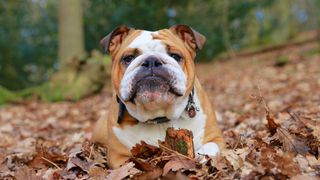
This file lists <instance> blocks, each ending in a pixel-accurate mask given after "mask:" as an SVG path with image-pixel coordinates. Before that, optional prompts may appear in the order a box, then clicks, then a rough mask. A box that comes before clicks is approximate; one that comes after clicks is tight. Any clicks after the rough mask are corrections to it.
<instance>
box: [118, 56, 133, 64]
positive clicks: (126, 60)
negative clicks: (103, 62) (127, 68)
mask: <svg viewBox="0 0 320 180" xmlns="http://www.w3.org/2000/svg"><path fill="white" fill-rule="evenodd" d="M134 58H136V57H135V56H134V55H127V56H124V57H122V59H121V60H122V62H123V63H124V64H126V65H129V64H130V63H131V61H132V60H134Z"/></svg>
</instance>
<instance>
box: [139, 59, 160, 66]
mask: <svg viewBox="0 0 320 180" xmlns="http://www.w3.org/2000/svg"><path fill="white" fill-rule="evenodd" d="M141 66H143V67H146V68H155V67H160V66H162V62H161V61H160V60H159V59H158V58H156V57H148V58H147V59H145V60H144V62H143V63H142V65H141Z"/></svg>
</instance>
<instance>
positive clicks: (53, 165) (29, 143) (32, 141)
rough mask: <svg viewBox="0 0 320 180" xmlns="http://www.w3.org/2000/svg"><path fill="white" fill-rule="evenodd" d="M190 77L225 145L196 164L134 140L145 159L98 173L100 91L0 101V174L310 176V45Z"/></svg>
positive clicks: (318, 56) (313, 151) (314, 126)
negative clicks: (210, 107) (94, 139)
mask: <svg viewBox="0 0 320 180" xmlns="http://www.w3.org/2000/svg"><path fill="white" fill-rule="evenodd" d="M197 73H198V76H199V79H200V81H201V82H202V84H203V86H204V88H205V89H206V91H207V92H208V94H209V96H210V98H211V101H212V103H213V104H214V105H215V108H216V111H217V117H218V121H219V125H220V127H221V129H222V130H223V133H224V137H225V139H226V142H227V150H226V151H225V152H224V153H222V154H221V155H220V156H217V157H210V158H209V157H208V160H207V161H206V162H205V163H199V162H197V161H195V160H190V159H184V157H183V156H180V155H177V154H175V153H172V152H170V151H166V150H165V149H162V148H160V149H157V148H155V147H149V146H148V145H140V146H137V148H138V149H139V148H141V147H144V148H145V149H147V151H150V152H149V155H148V157H142V156H139V152H136V153H135V155H134V157H133V158H132V160H131V162H130V163H127V164H125V165H124V166H122V167H121V168H119V169H115V170H110V169H108V168H107V165H106V162H107V159H106V156H105V154H106V151H107V150H106V149H105V148H103V147H101V146H99V145H93V144H91V143H90V142H89V139H90V137H91V135H92V129H93V125H94V123H95V122H96V121H97V120H98V119H99V118H102V117H104V116H105V114H106V112H107V109H108V104H109V101H110V97H111V92H110V88H105V90H104V91H103V92H102V93H100V94H98V95H95V96H92V97H88V98H86V99H83V100H81V101H79V102H75V103H74V102H58V103H45V102H39V101H36V100H32V101H28V102H20V103H16V104H11V105H6V106H3V107H1V108H0V163H1V164H0V179H5V178H7V179H41V178H42V179H88V178H89V177H91V178H92V179H105V178H104V177H107V179H121V178H124V177H128V176H129V177H132V178H134V177H135V178H139V179H143V178H144V179H151V178H156V177H159V176H163V177H166V178H167V179H172V178H175V179H184V178H185V177H186V176H189V177H194V178H217V179H222V178H224V179H254V178H255V177H258V178H263V179H264V178H265V179H287V178H293V179H319V178H320V161H319V159H318V158H319V151H320V148H319V145H320V143H319V141H320V51H319V46H318V45H317V47H316V46H315V45H312V47H309V46H299V47H288V48H286V49H283V50H281V51H273V52H268V53H264V54H257V55H254V56H248V57H242V58H239V59H235V60H226V61H223V62H214V63H209V64H198V65H197ZM266 115H268V116H266ZM155 149H156V152H157V153H154V151H155ZM159 151H161V153H160V155H159ZM137 153H138V155H137Z"/></svg>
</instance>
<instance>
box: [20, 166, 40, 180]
mask: <svg viewBox="0 0 320 180" xmlns="http://www.w3.org/2000/svg"><path fill="white" fill-rule="evenodd" d="M14 176H15V178H17V180H40V179H41V178H40V177H39V176H37V175H36V173H35V172H34V170H33V169H30V168H28V167H27V166H24V167H22V168H19V169H18V170H17V172H16V173H15V175H14Z"/></svg>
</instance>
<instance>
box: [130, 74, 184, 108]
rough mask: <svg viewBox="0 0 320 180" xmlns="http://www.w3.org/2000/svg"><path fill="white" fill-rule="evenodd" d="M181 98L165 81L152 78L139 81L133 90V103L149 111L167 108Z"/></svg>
mask: <svg viewBox="0 0 320 180" xmlns="http://www.w3.org/2000/svg"><path fill="white" fill-rule="evenodd" d="M179 96H181V95H180V94H179V93H177V92H176V91H175V90H174V88H173V87H172V85H171V84H170V83H168V81H166V80H165V79H162V78H160V77H157V76H150V77H146V78H143V79H141V80H140V81H138V82H137V83H136V84H135V86H134V89H133V94H132V98H131V101H132V102H133V103H135V104H140V105H143V106H144V107H145V108H146V109H148V110H156V109H160V108H165V107H167V106H168V105H170V104H172V103H173V102H174V100H175V99H176V98H177V97H179Z"/></svg>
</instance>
